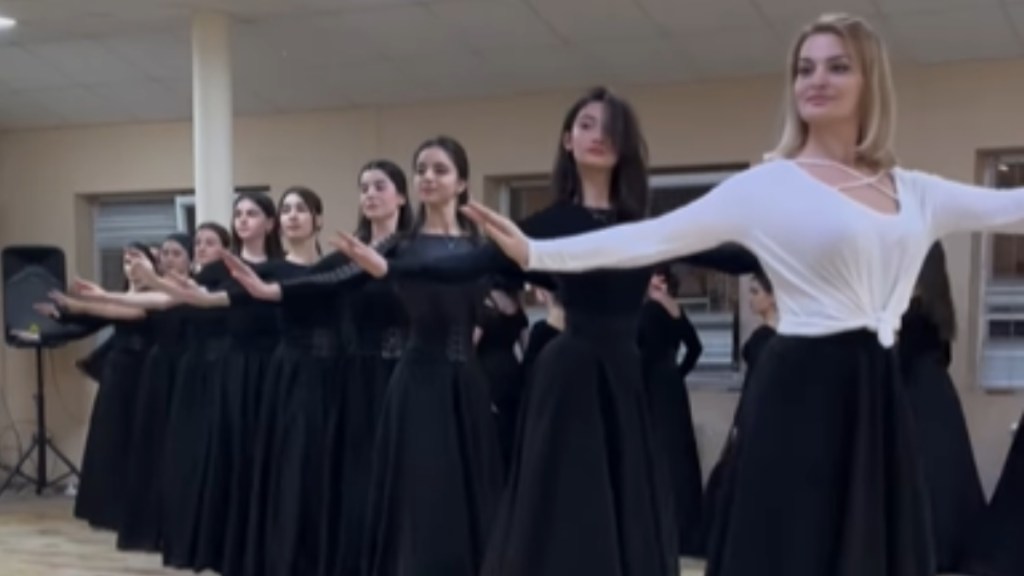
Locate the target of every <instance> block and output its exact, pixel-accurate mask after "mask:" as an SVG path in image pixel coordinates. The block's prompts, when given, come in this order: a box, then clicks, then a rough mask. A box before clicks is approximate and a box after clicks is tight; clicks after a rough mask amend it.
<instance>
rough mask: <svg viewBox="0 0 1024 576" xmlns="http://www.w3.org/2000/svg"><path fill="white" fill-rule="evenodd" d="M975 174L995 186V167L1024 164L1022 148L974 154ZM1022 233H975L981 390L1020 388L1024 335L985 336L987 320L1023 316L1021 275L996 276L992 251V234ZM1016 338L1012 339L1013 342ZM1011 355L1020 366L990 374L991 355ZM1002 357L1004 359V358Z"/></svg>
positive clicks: (1023, 378) (1023, 374)
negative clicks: (1007, 338) (1010, 277)
mask: <svg viewBox="0 0 1024 576" xmlns="http://www.w3.org/2000/svg"><path fill="white" fill-rule="evenodd" d="M978 158H979V161H978V174H979V178H978V179H979V180H980V181H981V182H982V185H983V186H988V187H995V186H996V179H995V175H996V171H997V170H998V169H999V166H1000V165H1001V164H1004V163H1007V162H1013V163H1018V164H1024V150H1022V149H1011V150H993V151H982V152H980V153H979V155H978ZM1006 234H1010V235H1014V236H1020V235H1024V231H1021V232H1015V231H998V232H981V233H978V234H976V235H975V237H976V238H977V239H979V242H978V246H979V247H980V250H979V252H978V263H979V266H978V271H979V272H980V273H979V274H978V275H977V278H978V292H977V295H978V296H977V298H978V305H977V307H976V308H975V310H976V311H977V316H976V318H977V320H976V324H975V328H976V329H977V338H975V358H976V362H977V364H976V378H975V381H976V382H977V386H978V387H979V388H981V389H982V390H983V391H985V392H992V393H1004V392H1024V338H1020V339H1019V340H1018V339H1016V338H1013V339H1010V341H1009V342H1006V341H1000V339H994V338H990V337H989V333H990V329H989V327H990V324H991V323H992V322H993V321H1000V320H1004V321H1011V322H1015V321H1022V320H1024V276H1022V277H1021V278H1020V279H1019V280H1005V279H1003V280H996V279H994V274H993V253H994V244H995V239H996V236H998V235H1006ZM998 306H1003V307H1005V308H1007V310H1005V311H996V312H994V311H992V310H991V309H992V308H993V307H998ZM1015 341H1016V342H1015ZM1000 356H1002V357H1004V358H1009V357H1014V358H1012V359H1011V360H1009V361H1008V362H1011V363H1013V364H1015V365H1019V366H1020V370H1017V369H1016V368H1015V367H1014V366H1011V367H1010V368H1009V369H1005V368H1004V369H1003V371H1004V372H1005V376H1003V377H998V376H993V375H992V372H996V373H998V372H999V371H1000V370H999V369H998V368H990V367H989V366H990V363H991V362H994V360H993V357H995V358H998V357H1000ZM1004 361H1005V360H1004Z"/></svg>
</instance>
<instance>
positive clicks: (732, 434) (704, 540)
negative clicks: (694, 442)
mask: <svg viewBox="0 0 1024 576" xmlns="http://www.w3.org/2000/svg"><path fill="white" fill-rule="evenodd" d="M750 311H751V312H753V313H754V314H757V315H758V316H760V317H761V324H760V325H759V326H758V327H757V328H755V329H754V331H753V332H752V333H751V334H750V336H749V337H748V338H747V341H746V342H744V343H743V349H742V350H741V352H740V355H741V356H742V357H743V364H744V365H745V366H746V370H745V372H744V374H743V385H742V387H741V389H740V397H739V400H738V401H737V404H736V410H735V412H734V413H733V418H732V425H731V426H730V427H729V433H728V435H727V436H726V438H725V444H724V445H723V446H722V452H721V454H720V455H719V457H718V462H716V463H715V466H714V468H712V469H711V474H710V475H708V482H707V486H706V487H705V489H704V509H703V511H704V516H703V518H702V520H701V524H702V528H701V552H702V555H706V554H707V549H708V538H709V537H710V535H711V534H712V533H713V532H714V524H715V521H716V519H718V518H719V517H721V515H722V513H721V511H722V510H723V508H724V507H725V506H727V502H728V498H729V496H728V494H729V492H728V490H727V488H728V487H729V486H730V483H729V474H730V471H731V470H732V465H733V461H734V460H735V456H736V451H735V448H736V435H737V434H738V428H737V423H738V422H739V420H740V414H741V413H742V411H743V400H744V398H746V392H747V388H748V384H749V383H750V379H751V376H753V374H754V371H755V370H756V368H757V365H758V363H759V361H760V358H761V355H762V353H764V350H765V348H766V347H767V346H768V342H770V341H771V339H772V337H774V336H775V333H776V332H775V327H776V326H777V325H778V323H779V310H778V307H777V306H776V304H775V292H774V290H773V289H772V283H771V281H770V280H768V277H767V276H765V274H764V273H763V272H755V273H754V274H753V277H752V278H751V279H750Z"/></svg>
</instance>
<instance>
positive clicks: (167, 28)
mask: <svg viewBox="0 0 1024 576" xmlns="http://www.w3.org/2000/svg"><path fill="white" fill-rule="evenodd" d="M202 8H213V9H219V10H223V11H226V12H227V13H229V14H231V15H232V16H233V17H234V25H233V28H232V44H233V58H234V80H235V84H234V93H235V103H236V111H237V113H239V114H257V113H272V112H283V111H299V110H313V109H323V108H338V107H345V106H352V105H360V104H372V103H390V102H412V101H422V100H431V99H439V98H456V97H476V96H486V95H495V94H512V93H523V92H532V91H540V90H546V89H552V88H562V87H570V86H585V85H589V84H594V83H610V84H645V83H662V82H680V81H689V80H696V79H705V78H711V77H721V76H736V75H746V74H758V73H764V72H776V71H778V70H780V68H781V66H782V62H783V60H784V57H785V56H784V54H785V48H786V46H787V45H788V43H789V41H790V39H791V37H792V35H793V33H794V31H795V29H796V28H797V27H799V26H800V25H801V24H803V23H805V22H806V21H807V20H808V19H809V18H811V17H813V16H815V15H817V14H819V13H820V12H822V11H827V10H845V11H850V12H855V13H858V14H862V15H864V16H867V17H868V18H870V19H871V20H872V21H873V22H875V23H876V24H877V25H878V26H879V28H880V29H881V30H882V31H883V33H884V34H885V36H886V39H887V40H888V42H889V44H890V45H891V48H892V49H893V51H894V56H895V57H896V58H897V59H901V60H907V61H915V62H921V63H934V62H943V61H953V60H964V59H987V58H1018V57H1024V0H0V14H2V15H6V16H10V17H14V18H17V19H18V20H19V25H18V26H17V27H16V28H14V29H13V30H10V31H4V32H0V127H8V128H13V127H28V126H52V125H67V124H92V123H104V122H120V121H146V120H173V119H184V118H188V117H189V115H190V108H191V72H190V65H191V64H190V63H191V56H190V41H189V19H190V15H191V14H192V13H193V12H194V11H195V10H197V9H202Z"/></svg>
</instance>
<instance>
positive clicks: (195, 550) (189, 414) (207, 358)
mask: <svg viewBox="0 0 1024 576" xmlns="http://www.w3.org/2000/svg"><path fill="white" fill-rule="evenodd" d="M228 345H229V343H228V340H227V338H226V337H223V338H211V339H209V340H206V339H203V340H195V341H193V342H191V343H190V345H189V348H188V351H186V352H185V354H184V355H183V356H182V359H181V363H180V364H179V366H178V375H177V376H178V377H177V383H176V384H175V385H174V399H173V401H172V403H171V411H170V415H169V416H168V421H167V428H166V438H165V443H164V455H163V466H162V475H163V478H162V479H161V481H162V487H161V492H162V493H163V508H162V513H161V521H162V524H163V546H162V552H163V563H164V565H166V566H170V567H174V568H179V569H193V570H197V571H198V570H202V569H204V568H206V567H208V564H209V561H208V559H206V558H202V557H201V555H200V540H199V534H200V532H201V527H202V523H203V505H204V499H205V498H206V493H205V486H206V474H207V470H208V462H209V451H210V449H211V442H210V438H211V436H212V434H213V430H214V429H215V428H216V426H217V425H218V423H217V411H216V406H217V404H216V398H217V389H218V387H219V386H220V385H222V384H223V382H224V373H223V369H222V368H223V357H224V354H225V353H226V352H227V349H228Z"/></svg>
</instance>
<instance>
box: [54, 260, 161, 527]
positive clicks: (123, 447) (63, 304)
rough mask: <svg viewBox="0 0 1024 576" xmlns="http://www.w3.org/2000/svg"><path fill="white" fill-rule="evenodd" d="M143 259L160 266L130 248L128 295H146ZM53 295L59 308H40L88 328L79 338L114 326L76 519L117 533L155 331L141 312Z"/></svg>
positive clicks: (87, 446) (87, 445) (84, 461)
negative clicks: (139, 265) (138, 271)
mask: <svg viewBox="0 0 1024 576" xmlns="http://www.w3.org/2000/svg"><path fill="white" fill-rule="evenodd" d="M137 258H141V259H145V260H147V261H148V262H149V263H150V265H153V264H155V260H154V259H153V256H152V253H151V252H150V250H149V247H148V246H146V245H145V244H142V243H139V242H133V243H132V244H130V245H128V246H126V247H125V251H124V271H125V278H126V283H127V285H128V286H127V288H126V290H127V291H128V292H136V291H140V290H144V287H143V286H142V285H141V284H140V283H139V282H138V279H137V278H136V276H135V275H134V274H133V273H132V272H131V269H132V265H133V263H134V261H135V259H137ZM50 296H51V298H52V299H53V300H54V301H55V302H56V304H57V305H56V306H52V305H40V306H37V309H38V310H39V311H40V312H42V313H45V314H48V315H50V316H53V317H56V318H59V319H60V320H61V321H62V322H70V323H77V324H80V325H82V326H83V327H85V329H84V330H83V331H82V333H81V334H80V335H79V337H85V336H87V335H89V334H91V333H95V332H96V331H98V330H100V329H102V328H103V327H105V326H107V325H109V324H112V325H113V327H114V333H113V335H111V336H110V340H109V342H110V348H109V351H108V352H107V357H106V358H105V360H104V361H103V363H102V371H101V375H100V378H99V384H100V386H99V389H98V391H97V394H96V398H95V400H94V401H93V408H92V414H91V416H90V418H89V433H88V436H87V438H86V443H85V450H84V452H83V455H82V466H81V478H80V482H79V487H78V497H77V499H76V501H75V509H74V515H75V517H76V518H79V519H82V520H85V521H87V522H88V523H89V524H90V525H91V526H93V527H95V528H101V529H106V530H117V529H118V528H119V527H120V526H121V522H122V519H123V518H124V512H125V503H126V498H125V496H126V494H127V490H128V488H129V486H130V485H129V483H128V474H127V473H128V470H129V467H130V462H131V461H130V458H129V453H130V452H129V448H130V446H131V439H132V434H131V431H132V424H133V422H134V420H135V418H136V415H137V411H136V410H137V402H138V397H139V389H140V386H139V383H140V381H141V378H142V373H143V365H144V363H145V359H146V354H147V352H148V351H149V348H150V346H151V345H152V340H151V336H152V326H151V323H150V322H149V321H148V319H147V318H146V314H145V312H143V311H141V310H136V309H132V308H126V307H120V306H117V305H114V304H104V303H95V302H87V301H83V300H81V299H79V298H76V297H69V296H66V295H64V294H61V293H57V292H54V293H51V295H50Z"/></svg>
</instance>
